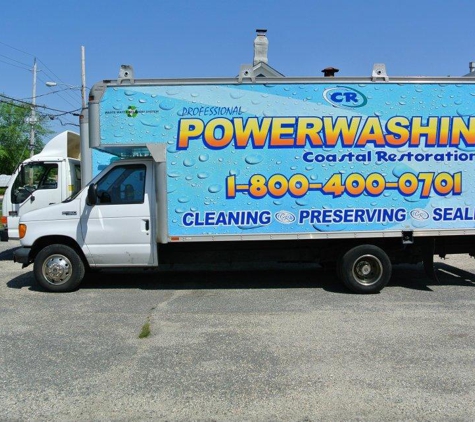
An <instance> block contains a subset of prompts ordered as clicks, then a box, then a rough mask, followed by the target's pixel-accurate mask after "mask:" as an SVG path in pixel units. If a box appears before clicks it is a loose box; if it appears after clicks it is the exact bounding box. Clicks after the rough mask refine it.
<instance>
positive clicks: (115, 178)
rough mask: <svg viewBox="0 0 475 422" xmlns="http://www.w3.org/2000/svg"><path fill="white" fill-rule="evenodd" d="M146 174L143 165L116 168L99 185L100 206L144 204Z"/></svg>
mask: <svg viewBox="0 0 475 422" xmlns="http://www.w3.org/2000/svg"><path fill="white" fill-rule="evenodd" d="M145 172H146V168H145V166H144V165H143V164H135V165H124V166H117V167H114V168H113V169H112V170H111V171H110V172H108V173H107V174H106V175H105V176H104V177H103V178H102V179H101V180H99V182H98V183H97V197H98V202H99V204H110V205H116V204H142V203H143V202H144V195H145Z"/></svg>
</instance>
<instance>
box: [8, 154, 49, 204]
mask: <svg viewBox="0 0 475 422" xmlns="http://www.w3.org/2000/svg"><path fill="white" fill-rule="evenodd" d="M57 188H58V165H57V164H53V163H28V164H26V165H24V166H22V167H21V169H20V171H19V173H18V174H17V176H16V179H15V181H14V182H13V187H12V203H13V204H21V203H22V202H24V201H25V200H26V199H28V198H29V197H30V196H31V194H32V193H33V192H34V191H35V190H37V189H57Z"/></svg>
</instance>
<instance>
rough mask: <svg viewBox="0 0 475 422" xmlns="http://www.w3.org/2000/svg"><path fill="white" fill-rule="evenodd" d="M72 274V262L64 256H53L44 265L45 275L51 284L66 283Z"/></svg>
mask: <svg viewBox="0 0 475 422" xmlns="http://www.w3.org/2000/svg"><path fill="white" fill-rule="evenodd" d="M71 274H72V273H71V262H70V261H69V259H68V258H66V257H65V256H64V255H51V256H50V257H49V258H48V259H47V260H46V261H45V262H44V264H43V275H44V276H45V278H46V280H47V281H48V283H50V284H55V285H58V284H63V283H66V282H67V281H68V280H69V279H70V278H71Z"/></svg>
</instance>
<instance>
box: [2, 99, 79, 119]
mask: <svg viewBox="0 0 475 422" xmlns="http://www.w3.org/2000/svg"><path fill="white" fill-rule="evenodd" d="M0 97H3V98H6V99H7V100H11V101H15V102H17V103H21V104H25V105H27V106H29V107H33V106H34V107H36V108H42V109H44V110H51V111H56V112H58V113H61V114H58V116H63V115H65V114H72V115H74V114H75V113H76V112H78V111H80V110H81V108H77V109H75V110H71V111H65V110H58V109H57V108H52V107H47V106H45V105H38V104H36V105H34V104H32V103H29V102H27V101H22V100H18V99H16V98H13V97H9V96H8V95H3V94H0ZM0 101H1V100H0ZM2 102H4V103H6V102H7V101H2Z"/></svg>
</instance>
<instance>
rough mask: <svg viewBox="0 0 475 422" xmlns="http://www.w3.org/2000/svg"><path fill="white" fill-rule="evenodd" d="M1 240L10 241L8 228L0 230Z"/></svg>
mask: <svg viewBox="0 0 475 422" xmlns="http://www.w3.org/2000/svg"><path fill="white" fill-rule="evenodd" d="M0 241H2V242H8V230H7V229H3V230H0Z"/></svg>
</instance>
